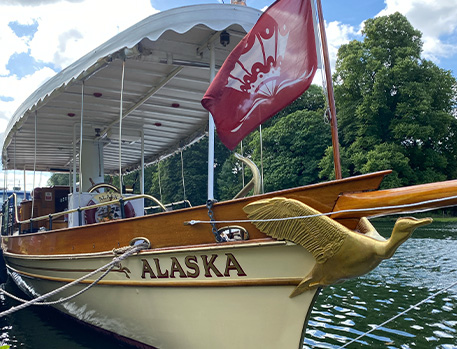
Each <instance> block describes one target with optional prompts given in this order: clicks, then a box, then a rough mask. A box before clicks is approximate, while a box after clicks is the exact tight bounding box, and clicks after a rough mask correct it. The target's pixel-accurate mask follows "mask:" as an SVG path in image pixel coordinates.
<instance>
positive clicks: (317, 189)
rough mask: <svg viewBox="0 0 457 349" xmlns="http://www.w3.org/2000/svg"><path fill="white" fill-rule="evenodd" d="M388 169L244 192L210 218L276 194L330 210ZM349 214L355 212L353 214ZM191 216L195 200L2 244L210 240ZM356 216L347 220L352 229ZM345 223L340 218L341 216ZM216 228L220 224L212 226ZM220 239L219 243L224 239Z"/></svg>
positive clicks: (9, 247) (237, 215)
mask: <svg viewBox="0 0 457 349" xmlns="http://www.w3.org/2000/svg"><path fill="white" fill-rule="evenodd" d="M389 173H390V171H382V172H376V173H371V174H367V175H361V176H356V177H349V178H344V179H341V180H336V181H330V182H325V183H319V184H312V185H309V186H305V187H300V188H293V189H287V190H282V191H277V192H273V193H268V194H264V195H256V196H251V197H248V198H243V199H237V200H231V201H226V202H220V203H216V204H215V205H214V207H213V212H214V218H215V219H216V220H224V221H233V220H239V219H247V217H246V214H245V213H244V211H243V207H244V206H246V205H247V204H249V203H251V202H254V201H257V200H260V199H265V198H272V197H277V196H282V197H287V198H290V199H296V200H299V201H301V202H303V203H305V204H307V205H309V206H311V207H313V208H314V209H316V210H318V211H319V212H331V211H332V210H333V208H334V205H335V203H336V201H337V199H338V196H339V195H341V194H342V193H348V192H361V191H367V190H375V189H377V188H378V187H379V185H380V183H381V181H382V179H383V178H384V176H385V175H387V174H389ZM355 217H359V216H358V215H355ZM191 220H201V221H208V209H207V208H206V206H197V207H192V208H187V209H182V210H177V211H171V212H163V213H157V214H154V215H150V216H142V217H134V218H127V219H122V220H121V219H120V220H115V221H110V222H105V223H97V224H91V225H85V226H82V227H75V228H66V229H60V230H54V231H47V232H39V233H33V234H22V235H18V236H6V237H5V236H4V237H3V239H2V240H3V247H4V250H5V251H7V252H11V253H15V254H18V255H49V256H51V255H64V254H67V255H75V254H93V253H99V252H106V251H111V250H112V249H113V248H118V247H121V246H127V245H128V244H129V242H130V241H131V240H132V239H133V238H136V237H141V236H142V237H146V238H147V239H148V240H149V241H150V242H151V246H152V248H153V249H157V248H174V247H175V246H195V245H201V244H205V245H209V244H214V243H215V239H214V235H213V233H212V231H211V225H209V224H197V225H194V226H191V225H184V222H188V221H191ZM357 222H358V218H356V219H355V220H354V222H351V223H350V224H348V225H347V227H348V228H350V229H354V228H355V226H356V225H357ZM342 223H343V224H345V223H344V222H342ZM237 225H240V226H242V227H243V228H244V229H246V230H247V231H248V232H249V236H250V240H249V241H244V242H243V244H244V243H246V244H249V243H251V242H252V241H254V240H258V239H265V238H267V236H266V235H265V234H263V233H262V232H260V231H259V230H258V229H257V228H256V227H255V226H254V225H253V224H251V223H239V224H238V223H237ZM218 228H220V226H218ZM225 244H226V243H224V245H225Z"/></svg>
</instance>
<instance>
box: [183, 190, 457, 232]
mask: <svg viewBox="0 0 457 349" xmlns="http://www.w3.org/2000/svg"><path fill="white" fill-rule="evenodd" d="M455 199H457V196H448V197H446V198H439V199H432V200H425V201H420V202H416V203H412V204H404V205H393V206H381V207H369V208H354V209H348V210H341V211H332V212H325V213H316V214H312V215H308V216H297V217H283V218H271V219H238V220H227V221H200V220H191V221H188V222H184V224H186V225H195V224H202V223H203V224H231V223H251V222H279V221H288V220H293V219H303V218H313V217H320V216H331V215H335V214H339V213H354V212H367V211H382V210H388V209H404V208H414V207H417V206H421V205H426V204H434V203H438V202H443V201H448V200H455ZM432 209H434V208H430V209H428V210H432ZM392 214H400V212H398V213H392Z"/></svg>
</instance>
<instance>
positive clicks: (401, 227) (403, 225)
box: [392, 217, 433, 239]
mask: <svg viewBox="0 0 457 349" xmlns="http://www.w3.org/2000/svg"><path fill="white" fill-rule="evenodd" d="M432 222H433V219H431V218H421V219H417V218H414V217H400V218H398V219H397V221H396V222H395V227H394V231H393V232H392V235H394V234H395V235H396V236H398V237H399V238H400V239H401V238H409V237H410V236H411V234H412V233H413V232H414V230H416V229H417V228H419V227H422V226H423V225H427V224H430V223H432Z"/></svg>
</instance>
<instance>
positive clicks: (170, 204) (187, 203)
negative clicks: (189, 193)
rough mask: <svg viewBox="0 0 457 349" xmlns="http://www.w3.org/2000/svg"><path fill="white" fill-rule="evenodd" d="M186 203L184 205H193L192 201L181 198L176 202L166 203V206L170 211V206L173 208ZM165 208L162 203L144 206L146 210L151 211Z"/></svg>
mask: <svg viewBox="0 0 457 349" xmlns="http://www.w3.org/2000/svg"><path fill="white" fill-rule="evenodd" d="M180 205H184V207H192V204H191V203H190V201H189V200H181V201H176V202H170V203H168V204H164V205H163V206H165V208H166V209H167V211H168V208H171V210H173V209H174V208H175V207H176V206H180ZM159 208H160V209H163V208H162V206H160V205H155V206H147V207H145V208H144V211H145V212H148V211H151V210H157V209H159Z"/></svg>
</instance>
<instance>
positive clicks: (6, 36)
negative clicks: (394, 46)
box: [0, 0, 457, 187]
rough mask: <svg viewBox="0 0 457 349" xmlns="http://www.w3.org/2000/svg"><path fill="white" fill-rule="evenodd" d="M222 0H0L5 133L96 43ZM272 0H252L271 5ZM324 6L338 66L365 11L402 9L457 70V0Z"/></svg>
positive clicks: (335, 1) (1, 127)
mask: <svg viewBox="0 0 457 349" xmlns="http://www.w3.org/2000/svg"><path fill="white" fill-rule="evenodd" d="M217 2H225V3H229V2H230V0H224V1H222V0H128V1H127V0H0V45H1V49H0V138H2V136H3V135H2V133H3V132H4V131H5V128H6V126H7V124H8V120H9V119H10V117H11V116H12V114H13V113H14V111H15V110H16V109H17V108H18V107H19V105H20V104H21V103H22V102H23V101H24V100H25V99H26V98H27V97H28V96H29V95H30V94H31V93H32V92H33V91H34V90H35V89H37V88H38V87H39V86H40V85H41V84H42V83H44V82H45V81H46V80H47V79H49V78H51V77H52V76H53V75H55V74H56V73H58V72H59V71H60V70H62V69H63V68H65V67H66V66H68V65H69V64H71V63H72V62H74V61H75V60H77V59H78V58H80V57H82V56H83V55H84V54H86V53H87V52H89V51H90V50H91V49H94V48H95V47H97V46H98V45H100V44H101V43H103V42H105V41H106V40H108V39H110V38H111V37H112V36H114V35H116V34H117V33H119V32H120V31H122V30H124V29H126V28H128V27H130V26H131V25H133V24H135V23H137V22H138V21H140V20H142V19H143V18H145V17H147V16H149V15H152V14H154V13H157V12H159V11H165V10H167V9H170V8H175V7H181V6H187V5H192V4H202V3H217ZM272 2H273V0H247V5H248V6H251V7H254V8H257V9H260V10H264V9H266V8H267V7H268V6H269V5H271V3H272ZM322 6H323V12H324V17H325V19H326V28H327V38H328V42H329V53H330V57H331V62H332V67H334V63H335V61H336V54H337V51H338V47H339V46H340V45H342V44H345V43H347V42H349V41H350V40H353V39H358V40H360V39H362V36H361V32H360V31H361V28H362V27H363V23H364V21H365V20H366V19H368V18H373V17H376V16H379V15H387V14H391V13H394V12H396V11H399V12H401V13H402V14H404V15H405V16H406V17H407V18H408V20H409V21H410V22H411V24H412V25H413V26H414V27H415V28H417V29H419V30H420V31H421V32H422V34H423V37H422V39H423V41H424V46H423V48H424V52H423V57H424V58H426V59H430V60H432V61H433V62H434V63H435V64H437V65H438V66H439V67H441V68H443V69H446V70H451V71H452V73H453V75H454V76H456V77H457V0H322ZM316 75H318V74H316ZM12 177H13V176H9V177H8V182H9V183H11V182H12ZM20 177H21V175H19V174H17V175H16V181H19V179H18V178H20ZM41 177H42V178H43V176H41ZM46 178H47V177H46V176H45V179H46ZM37 181H38V180H37ZM42 181H43V180H42ZM27 182H28V180H27ZM19 184H20V183H19ZM38 184H39V183H38ZM45 184H46V183H45V180H44V182H42V183H41V185H45ZM16 185H18V183H17V182H16ZM0 186H3V172H2V173H0ZM9 187H12V185H11V184H9Z"/></svg>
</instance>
